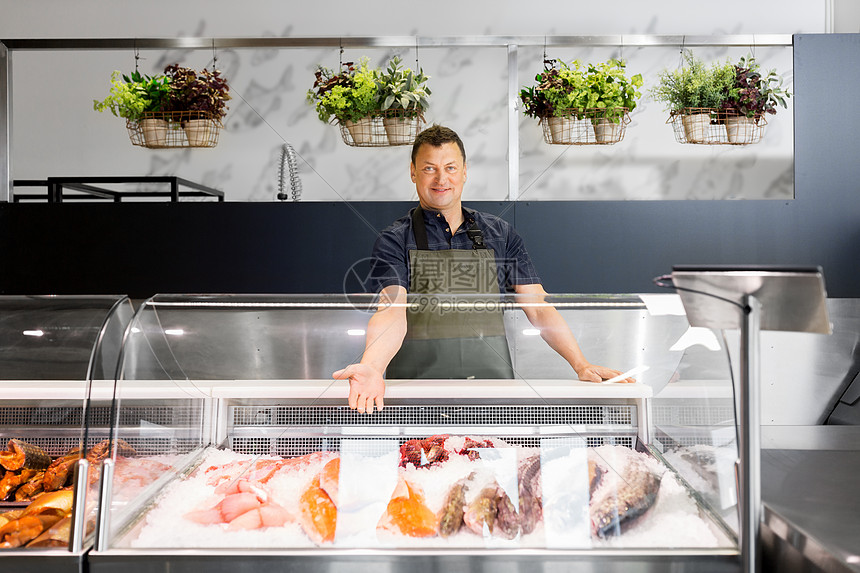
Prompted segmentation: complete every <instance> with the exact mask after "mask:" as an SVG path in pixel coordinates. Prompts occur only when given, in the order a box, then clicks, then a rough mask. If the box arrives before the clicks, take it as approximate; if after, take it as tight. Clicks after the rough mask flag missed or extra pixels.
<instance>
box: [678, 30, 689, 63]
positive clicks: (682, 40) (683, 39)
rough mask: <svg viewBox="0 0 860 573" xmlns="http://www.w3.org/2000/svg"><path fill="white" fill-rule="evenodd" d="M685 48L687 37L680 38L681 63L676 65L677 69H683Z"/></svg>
mask: <svg viewBox="0 0 860 573" xmlns="http://www.w3.org/2000/svg"><path fill="white" fill-rule="evenodd" d="M686 46H687V36H681V52H680V53H681V61H680V63H679V65H678V67H681V68H683V67H684V52H685V51H686V49H687V48H686Z"/></svg>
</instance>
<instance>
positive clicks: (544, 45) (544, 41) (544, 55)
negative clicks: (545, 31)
mask: <svg viewBox="0 0 860 573" xmlns="http://www.w3.org/2000/svg"><path fill="white" fill-rule="evenodd" d="M543 61H544V62H546V35H544V37H543Z"/></svg>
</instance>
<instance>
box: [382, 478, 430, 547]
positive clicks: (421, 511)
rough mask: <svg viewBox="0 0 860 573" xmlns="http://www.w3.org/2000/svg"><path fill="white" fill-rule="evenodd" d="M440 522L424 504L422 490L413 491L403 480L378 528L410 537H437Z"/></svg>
mask: <svg viewBox="0 0 860 573" xmlns="http://www.w3.org/2000/svg"><path fill="white" fill-rule="evenodd" d="M438 527H439V521H438V519H437V518H436V514H434V513H433V512H432V511H430V509H429V508H428V507H427V506H426V505H425V504H424V495H423V492H421V490H420V489H417V488H416V489H413V488H412V486H411V485H410V484H409V482H407V481H405V480H403V479H401V480H400V481H399V482H398V484H397V487H395V488H394V493H393V494H392V498H391V501H389V502H388V508H387V509H386V510H385V513H384V514H383V515H382V518H381V519H380V520H379V525H377V528H382V529H387V530H389V531H393V532H395V533H402V534H403V535H409V536H410V537H432V536H434V535H436V531H437V529H438Z"/></svg>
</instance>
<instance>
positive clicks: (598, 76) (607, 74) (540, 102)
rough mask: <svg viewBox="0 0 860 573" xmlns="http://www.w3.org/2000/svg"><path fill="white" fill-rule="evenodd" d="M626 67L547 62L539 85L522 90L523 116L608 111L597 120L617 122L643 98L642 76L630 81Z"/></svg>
mask: <svg viewBox="0 0 860 573" xmlns="http://www.w3.org/2000/svg"><path fill="white" fill-rule="evenodd" d="M624 67H625V64H624V62H622V61H621V60H616V59H611V60H609V61H607V62H604V63H601V64H597V65H594V64H588V65H587V66H583V65H582V63H581V62H580V61H579V60H573V61H572V62H571V63H570V65H568V64H566V63H564V62H562V61H558V60H544V70H543V72H541V73H539V74H537V75H536V76H535V81H536V82H537V85H535V86H530V87H525V88H522V89H521V90H520V101H522V103H523V113H524V114H525V115H526V116H528V117H534V118H537V119H544V118H548V117H554V116H555V117H568V116H575V117H577V118H578V119H582V118H583V117H586V110H593V109H604V110H606V111H605V112H598V113H597V115H596V116H595V117H607V118H610V119H612V120H613V121H614V122H615V123H618V122H619V121H620V120H621V117H623V115H624V110H622V109H620V108H627V111H632V110H633V109H634V108H635V107H636V99H637V98H639V97H641V95H642V94H641V93H640V92H639V90H638V89H637V88H639V87H641V86H642V75H641V74H636V75H635V76H633V77H632V78H627V76H626V74H625V70H624Z"/></svg>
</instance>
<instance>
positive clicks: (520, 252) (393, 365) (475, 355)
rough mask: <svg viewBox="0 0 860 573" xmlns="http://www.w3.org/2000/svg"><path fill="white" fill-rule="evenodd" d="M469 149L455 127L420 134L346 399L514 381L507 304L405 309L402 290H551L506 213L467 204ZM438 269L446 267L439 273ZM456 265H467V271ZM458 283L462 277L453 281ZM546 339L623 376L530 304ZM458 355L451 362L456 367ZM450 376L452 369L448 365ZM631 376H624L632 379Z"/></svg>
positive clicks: (543, 308)
mask: <svg viewBox="0 0 860 573" xmlns="http://www.w3.org/2000/svg"><path fill="white" fill-rule="evenodd" d="M466 171H467V169H466V152H465V148H464V146H463V142H462V141H461V140H460V137H459V136H458V135H457V134H456V133H455V132H454V131H453V130H451V129H448V128H446V127H442V126H439V125H434V126H432V127H429V128H427V129H426V130H424V131H422V132H421V133H419V134H418V136H417V137H416V139H415V143H414V144H413V146H412V161H411V163H410V165H409V173H410V176H411V178H412V181H413V182H414V183H415V188H416V191H417V192H418V199H419V206H418V207H416V208H415V209H413V210H412V211H411V212H410V214H409V215H407V216H405V217H403V218H401V219H399V220H397V221H395V222H394V223H393V224H392V225H391V226H390V227H388V228H387V229H385V230H384V231H383V232H382V233H381V234H380V236H379V238H378V239H377V241H376V244H375V245H374V250H373V258H374V268H373V270H372V272H371V289H372V291H373V292H379V293H380V295H381V301H380V305H379V309H378V310H377V311H376V312H375V313H374V315H373V316H372V317H371V319H370V321H369V323H368V326H367V341H366V345H365V351H364V354H363V356H362V358H361V361H360V362H359V363H358V364H352V365H350V366H348V367H347V368H344V369H343V370H338V371H337V372H335V373H334V374H333V375H332V376H333V377H334V378H335V379H341V380H343V379H349V384H350V392H349V406H350V408H352V409H357V410H358V411H359V412H368V413H369V412H372V411H373V404H374V403H376V407H377V409H379V410H381V409H382V408H383V406H384V394H385V381H384V379H383V373H384V372H386V370H387V374H388V377H389V378H420V377H427V378H474V377H477V378H511V377H513V371H512V369H511V368H510V356H509V353H508V349H507V344H506V342H505V340H504V325H503V324H502V322H501V311H500V310H499V311H498V312H496V313H492V312H485V313H478V312H474V313H471V314H469V313H453V314H447V315H446V314H445V313H439V312H433V310H434V309H429V310H428V309H416V308H414V307H416V306H417V305H416V304H414V302H411V304H410V309H407V306H406V300H407V297H406V294H407V291H408V292H410V293H413V294H415V293H424V294H426V295H432V294H433V293H452V292H454V293H457V294H466V293H468V294H477V293H483V294H491V293H493V292H495V293H496V297H498V293H499V292H505V290H506V287H507V288H509V289H513V291H514V292H516V293H517V294H519V295H532V296H533V297H534V298H533V299H529V301H530V302H531V301H534V302H540V301H542V300H543V298H542V297H543V296H544V295H546V291H544V289H543V286H542V285H541V284H540V279H539V278H538V276H537V273H536V272H535V270H534V267H533V265H532V263H531V259H530V258H529V256H528V252H527V251H526V249H525V246H524V245H523V242H522V239H521V238H520V236H519V235H518V234H517V233H516V231H514V229H513V228H512V227H511V226H510V224H508V223H507V222H505V221H503V220H502V219H500V218H498V217H495V216H493V215H489V214H486V213H480V212H477V211H472V210H470V209H466V208H464V207H463V205H462V203H461V196H462V193H463V186H464V184H465V183H466ZM440 269H441V270H442V271H443V272H440ZM455 269H471V271H472V272H471V273H466V275H468V276H467V277H466V278H468V279H470V280H467V281H466V282H468V283H470V284H468V285H466V286H465V287H464V286H463V281H462V279H463V278H464V274H463V273H460V274H459V276H457V277H454V276H453V274H454V272H453V270H455ZM457 281H460V282H457ZM523 311H524V312H525V313H526V316H527V317H528V319H529V321H530V322H531V323H532V325H534V326H535V327H536V328H538V329H539V330H540V333H541V337H542V338H543V339H544V340H545V341H546V342H547V343H548V344H549V345H550V347H552V349H553V350H555V351H556V352H558V353H559V354H560V355H561V356H562V357H563V358H564V359H565V360H567V362H568V363H569V364H570V365H571V367H572V368H573V369H574V371H576V374H577V376H578V377H579V379H580V380H582V381H588V382H601V381H603V380H607V379H609V378H613V377H615V376H618V375H619V374H620V372H619V371H617V370H612V369H610V368H604V367H601V366H595V365H593V364H591V363H589V362H588V360H586V359H585V356H584V355H583V354H582V351H581V350H580V348H579V345H578V344H577V342H576V339H575V338H574V336H573V333H572V332H571V331H570V329H569V328H568V326H567V323H566V322H565V321H564V319H563V318H562V317H561V315H560V314H559V313H558V311H557V310H556V309H555V308H554V307H553V306H551V305H541V304H538V305H535V306H524V307H523ZM452 362H453V363H454V364H453V365H452ZM452 371H453V372H454V374H451V372H452ZM632 381H633V380H631V379H629V378H628V379H626V380H625V382H632Z"/></svg>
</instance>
